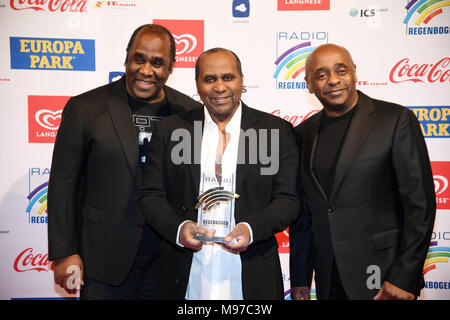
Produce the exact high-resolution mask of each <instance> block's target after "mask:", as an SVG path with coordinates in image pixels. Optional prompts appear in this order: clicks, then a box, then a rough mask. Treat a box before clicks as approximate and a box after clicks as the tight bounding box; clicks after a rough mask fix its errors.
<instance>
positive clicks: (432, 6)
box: [403, 0, 450, 25]
mask: <svg viewBox="0 0 450 320" xmlns="http://www.w3.org/2000/svg"><path fill="white" fill-rule="evenodd" d="M446 6H450V1H444V0H411V1H410V2H408V4H407V5H406V6H405V9H406V10H407V11H408V13H407V14H406V17H405V19H404V20H403V23H404V24H408V21H409V20H410V19H411V16H412V15H413V14H414V12H417V13H418V14H419V17H418V18H417V20H416V22H415V24H416V25H420V24H421V23H422V22H423V23H424V24H428V22H430V20H431V19H433V18H434V17H435V16H437V15H438V14H441V13H442V12H443V11H442V8H443V7H446Z"/></svg>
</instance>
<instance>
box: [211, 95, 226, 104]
mask: <svg viewBox="0 0 450 320" xmlns="http://www.w3.org/2000/svg"><path fill="white" fill-rule="evenodd" d="M229 99H231V96H228V97H211V98H209V100H210V101H212V102H213V103H214V104H224V103H227V102H228V101H229Z"/></svg>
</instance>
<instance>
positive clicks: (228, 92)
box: [140, 48, 299, 300]
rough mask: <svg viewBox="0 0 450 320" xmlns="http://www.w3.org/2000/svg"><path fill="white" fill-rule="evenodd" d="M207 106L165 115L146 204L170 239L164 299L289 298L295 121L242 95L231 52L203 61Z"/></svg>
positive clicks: (163, 267)
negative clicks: (286, 267)
mask: <svg viewBox="0 0 450 320" xmlns="http://www.w3.org/2000/svg"><path fill="white" fill-rule="evenodd" d="M195 78H196V84H197V91H198V93H199V95H200V97H201V99H202V101H203V103H204V106H205V108H200V109H196V110H192V111H190V112H186V113H183V114H180V115H176V116H171V117H168V118H166V119H163V120H161V121H160V122H158V124H157V125H156V127H155V128H154V131H153V136H152V140H151V142H150V145H149V148H148V153H147V156H148V159H149V161H148V165H147V166H146V167H145V168H144V180H143V188H142V196H141V200H140V207H141V209H142V212H143V215H144V216H145V218H146V219H147V221H148V222H149V223H150V224H151V225H152V226H153V228H154V229H155V230H156V231H157V232H158V233H160V235H161V236H162V243H161V260H160V269H159V270H160V274H159V277H158V281H159V283H158V289H157V298H159V299H188V300H191V299H192V300H197V299H202V300H209V299H221V300H225V299H233V300H240V299H283V297H284V294H283V282H282V277H281V266H280V261H279V256H278V245H277V241H276V239H275V236H274V234H275V233H277V232H280V231H282V230H284V229H285V228H286V227H287V226H288V225H289V224H290V223H291V222H293V221H294V220H296V218H297V216H298V212H299V210H298V208H299V203H298V199H297V196H296V181H297V176H296V174H297V167H298V148H297V145H296V142H295V137H294V133H293V128H292V126H291V124H290V123H289V122H287V121H285V120H282V119H280V118H278V117H275V116H272V115H270V114H268V113H265V112H261V111H258V110H255V109H252V108H249V107H247V106H246V105H245V104H244V103H243V102H241V100H240V98H241V94H242V91H243V88H244V87H243V74H242V69H241V63H240V60H239V58H238V57H237V56H236V54H235V53H233V52H232V51H230V50H227V49H223V48H214V49H210V50H208V51H205V52H204V53H203V54H202V55H201V56H200V57H199V58H198V60H197V63H196V68H195Z"/></svg>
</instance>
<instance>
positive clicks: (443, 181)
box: [431, 161, 450, 210]
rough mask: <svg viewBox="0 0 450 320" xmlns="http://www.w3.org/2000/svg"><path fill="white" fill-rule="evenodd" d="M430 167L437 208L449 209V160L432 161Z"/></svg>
mask: <svg viewBox="0 0 450 320" xmlns="http://www.w3.org/2000/svg"><path fill="white" fill-rule="evenodd" d="M431 168H432V170H433V180H434V191H435V193H436V206H437V209H443V210H446V209H447V210H448V209H450V188H449V185H448V184H449V183H448V182H449V178H450V162H448V161H432V162H431Z"/></svg>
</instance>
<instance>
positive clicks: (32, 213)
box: [25, 168, 50, 224]
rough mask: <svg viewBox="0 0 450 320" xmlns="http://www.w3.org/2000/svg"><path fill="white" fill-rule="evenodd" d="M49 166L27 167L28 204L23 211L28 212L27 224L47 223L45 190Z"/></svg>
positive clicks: (46, 190)
mask: <svg viewBox="0 0 450 320" xmlns="http://www.w3.org/2000/svg"><path fill="white" fill-rule="evenodd" d="M49 177H50V169H49V168H29V169H28V195H27V200H28V205H27V207H26V209H25V212H26V213H27V214H28V223H29V224H47V222H48V219H47V192H48V179H49Z"/></svg>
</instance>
